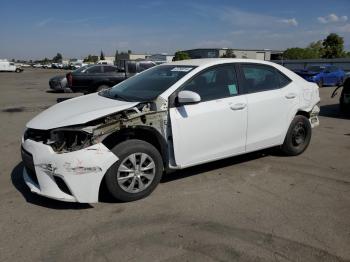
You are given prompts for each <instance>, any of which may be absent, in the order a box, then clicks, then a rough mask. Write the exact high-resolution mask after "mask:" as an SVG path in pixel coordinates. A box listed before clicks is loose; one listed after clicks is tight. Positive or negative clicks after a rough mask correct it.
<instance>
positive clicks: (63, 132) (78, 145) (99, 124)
mask: <svg viewBox="0 0 350 262" xmlns="http://www.w3.org/2000/svg"><path fill="white" fill-rule="evenodd" d="M166 112H167V111H166V110H163V111H157V110H156V106H155V104H153V103H140V104H138V105H137V106H135V107H132V108H130V109H127V110H124V111H121V112H118V113H115V114H112V115H108V116H105V117H103V118H99V119H96V120H93V121H90V122H88V123H86V124H84V125H77V126H69V127H61V128H56V129H52V130H36V129H27V130H26V132H25V134H24V140H26V139H31V140H34V141H37V142H41V143H44V144H46V145H49V146H50V147H51V148H52V149H53V151H55V152H56V153H67V152H73V151H77V150H81V149H84V148H87V147H89V146H92V145H94V144H97V143H100V142H102V141H103V140H104V139H105V138H106V137H108V136H109V135H110V134H112V133H115V132H118V131H120V130H122V129H125V128H135V127H137V126H147V127H152V128H155V129H156V130H157V131H158V132H159V133H160V134H162V135H164V134H165V132H166V117H167V113H166Z"/></svg>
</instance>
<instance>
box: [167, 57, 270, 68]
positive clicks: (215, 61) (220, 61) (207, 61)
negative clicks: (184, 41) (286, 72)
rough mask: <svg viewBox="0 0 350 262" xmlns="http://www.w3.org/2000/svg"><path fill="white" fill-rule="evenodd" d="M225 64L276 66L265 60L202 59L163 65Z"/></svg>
mask: <svg viewBox="0 0 350 262" xmlns="http://www.w3.org/2000/svg"><path fill="white" fill-rule="evenodd" d="M223 63H257V64H266V65H276V64H275V63H271V62H268V61H263V60H256V59H239V58H201V59H188V60H180V61H175V62H170V63H165V64H163V65H179V66H180V65H182V66H204V67H205V66H210V65H216V64H223Z"/></svg>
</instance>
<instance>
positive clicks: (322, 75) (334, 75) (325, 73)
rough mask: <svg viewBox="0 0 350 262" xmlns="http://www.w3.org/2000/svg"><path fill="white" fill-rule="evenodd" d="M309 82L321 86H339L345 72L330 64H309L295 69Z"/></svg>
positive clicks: (342, 81)
mask: <svg viewBox="0 0 350 262" xmlns="http://www.w3.org/2000/svg"><path fill="white" fill-rule="evenodd" d="M295 73H297V74H298V75H300V76H301V77H302V78H304V79H305V80H307V81H309V82H314V83H317V84H318V86H319V87H322V86H341V85H343V83H344V79H345V72H344V71H343V70H342V69H340V68H338V67H336V66H332V65H323V66H309V67H308V68H307V69H303V70H299V71H295Z"/></svg>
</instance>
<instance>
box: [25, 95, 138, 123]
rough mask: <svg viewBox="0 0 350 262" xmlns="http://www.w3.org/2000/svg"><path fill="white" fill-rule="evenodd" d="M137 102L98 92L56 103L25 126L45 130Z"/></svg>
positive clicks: (87, 119) (90, 117)
mask: <svg viewBox="0 0 350 262" xmlns="http://www.w3.org/2000/svg"><path fill="white" fill-rule="evenodd" d="M137 104H138V102H126V101H120V100H114V99H110V98H106V97H102V96H100V95H98V93H94V94H90V95H84V96H79V97H76V98H72V99H69V100H66V101H64V102H61V103H58V104H56V105H54V106H52V107H50V108H48V109H46V110H45V111H43V112H41V113H40V114H39V115H37V116H36V117H34V118H33V119H32V120H30V121H29V122H28V123H27V125H26V127H27V128H33V129H41V130H47V129H52V128H57V127H64V126H71V125H79V124H85V123H86V122H89V121H92V120H95V119H98V118H101V117H104V116H107V115H110V114H113V113H116V112H119V111H123V110H125V109H128V108H131V107H134V106H136V105H137Z"/></svg>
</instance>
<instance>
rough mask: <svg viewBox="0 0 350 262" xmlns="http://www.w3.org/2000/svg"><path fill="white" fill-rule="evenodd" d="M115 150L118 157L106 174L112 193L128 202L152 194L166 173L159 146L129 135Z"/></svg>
mask: <svg viewBox="0 0 350 262" xmlns="http://www.w3.org/2000/svg"><path fill="white" fill-rule="evenodd" d="M112 151H113V152H114V153H115V154H116V155H117V156H118V158H119V160H118V161H117V162H116V163H115V164H114V165H113V166H112V167H111V168H110V169H109V170H108V171H107V174H106V179H105V181H106V185H107V188H108V191H109V192H110V193H111V195H112V196H113V197H114V198H116V199H117V200H119V201H123V202H128V201H134V200H138V199H141V198H144V197H146V196H148V195H149V194H151V193H152V191H153V190H154V189H155V188H156V187H157V185H158V184H159V181H160V179H161V177H162V174H163V161H162V157H161V155H160V153H159V152H158V150H157V149H156V148H155V147H154V146H153V145H151V144H149V143H147V142H145V141H142V140H137V139H130V140H127V141H124V142H122V143H120V144H118V145H116V146H115V147H114V148H113V149H112Z"/></svg>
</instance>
